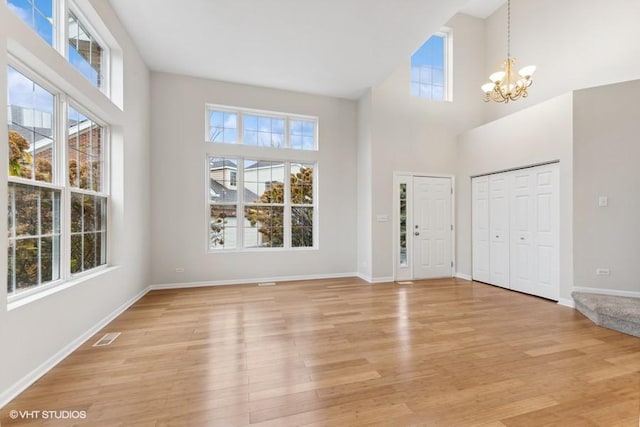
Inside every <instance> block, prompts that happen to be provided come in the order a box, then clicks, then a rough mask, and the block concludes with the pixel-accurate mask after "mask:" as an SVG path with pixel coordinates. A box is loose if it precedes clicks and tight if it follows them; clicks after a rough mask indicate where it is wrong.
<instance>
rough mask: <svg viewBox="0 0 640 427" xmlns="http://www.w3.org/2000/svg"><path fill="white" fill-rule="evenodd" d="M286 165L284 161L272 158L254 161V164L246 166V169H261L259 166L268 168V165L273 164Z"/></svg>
mask: <svg viewBox="0 0 640 427" xmlns="http://www.w3.org/2000/svg"><path fill="white" fill-rule="evenodd" d="M282 165H284V162H278V161H273V162H272V161H270V160H258V161H257V162H255V163H253V164H252V165H249V166H247V167H245V168H244V170H247V169H259V168H266V167H271V166H282Z"/></svg>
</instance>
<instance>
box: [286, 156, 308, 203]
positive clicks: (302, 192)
mask: <svg viewBox="0 0 640 427" xmlns="http://www.w3.org/2000/svg"><path fill="white" fill-rule="evenodd" d="M291 203H293V204H298V205H310V204H312V203H313V165H312V164H305V163H291Z"/></svg>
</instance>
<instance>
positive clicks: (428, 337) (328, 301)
mask: <svg viewBox="0 0 640 427" xmlns="http://www.w3.org/2000/svg"><path fill="white" fill-rule="evenodd" d="M106 332H121V333H122V334H121V335H120V336H119V337H118V339H117V340H116V341H114V343H113V344H111V345H110V346H108V347H103V348H96V347H92V344H93V343H94V342H95V341H96V340H97V339H98V338H99V337H101V336H102V335H103V334H104V333H106ZM44 409H46V410H82V411H86V414H87V418H86V419H81V420H57V421H53V420H45V419H42V418H39V419H38V418H36V419H17V420H13V419H11V417H10V416H9V413H10V412H9V411H11V410H22V411H24V410H44ZM639 420H640V340H639V339H638V338H635V337H632V336H629V335H624V334H621V333H619V332H615V331H611V330H608V329H604V328H600V327H598V326H595V325H594V324H592V323H591V322H590V321H589V320H588V319H586V318H585V317H584V316H582V315H581V314H579V313H578V312H576V311H575V310H572V309H569V308H566V307H561V306H559V305H557V304H555V303H553V302H550V301H546V300H543V299H540V298H535V297H531V296H528V295H523V294H519V293H515V292H510V291H507V290H504V289H501V288H497V287H493V286H489V285H484V284H479V283H475V282H469V281H465V280H461V279H438V280H431V281H414V284H412V285H402V286H400V285H397V284H394V283H384V284H376V285H375V286H371V285H369V284H367V283H365V282H363V281H362V280H360V279H354V278H344V279H327V280H314V281H300V282H289V283H278V285H277V286H274V287H262V288H260V287H257V286H255V285H240V286H232V287H224V286H223V287H201V288H193V289H176V290H161V291H153V292H150V293H149V294H147V295H146V296H145V297H144V298H142V299H141V300H140V301H138V302H137V303H136V304H135V305H133V306H132V307H131V308H129V309H128V310H127V311H125V312H124V313H123V314H122V315H121V316H119V317H118V318H117V319H115V320H114V321H113V322H112V323H111V324H109V325H108V326H107V327H106V328H104V330H103V331H100V333H98V334H96V336H95V337H92V338H91V339H90V340H89V341H88V342H87V343H86V344H84V345H82V346H81V347H80V348H79V349H77V350H76V351H75V352H74V353H73V354H71V355H70V356H69V357H67V358H66V359H65V360H64V361H62V362H61V363H60V364H59V365H58V366H56V367H55V368H54V369H52V370H51V371H50V372H49V373H48V374H46V375H45V376H44V377H42V378H41V379H40V380H39V381H37V382H36V383H35V384H33V385H32V386H31V387H29V388H28V389H27V390H25V391H24V392H23V393H22V394H21V395H20V396H18V397H17V398H16V399H15V400H14V401H12V402H10V403H9V404H8V405H7V406H6V407H5V408H2V410H0V424H1V425H2V426H13V425H26V426H49V425H51V426H53V425H55V426H60V425H62V426H73V425H77V426H82V427H84V426H110V427H111V426H127V427H128V426H156V427H157V426H217V425H221V426H288V425H292V426H293V425H295V426H298V425H311V426H313V425H323V426H325V425H329V426H340V427H342V426H351V425H353V426H362V425H380V426H414V425H415V426H472V425H478V426H485V427H516V426H518V427H519V426H536V427H538V426H558V425H562V426H573V425H576V426H607V427H609V426H620V427H623V426H633V427H636V426H638V425H639V424H638V423H639ZM67 421H68V422H67Z"/></svg>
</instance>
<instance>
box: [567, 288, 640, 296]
mask: <svg viewBox="0 0 640 427" xmlns="http://www.w3.org/2000/svg"><path fill="white" fill-rule="evenodd" d="M573 291H574V292H586V293H590V294H599V295H611V296H614V297H630V298H640V292H636V291H621V290H616V289H602V288H585V287H582V286H574V287H573Z"/></svg>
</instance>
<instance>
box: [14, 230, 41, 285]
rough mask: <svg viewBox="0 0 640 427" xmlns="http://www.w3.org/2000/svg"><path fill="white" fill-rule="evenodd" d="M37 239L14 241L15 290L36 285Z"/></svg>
mask: <svg viewBox="0 0 640 427" xmlns="http://www.w3.org/2000/svg"><path fill="white" fill-rule="evenodd" d="M38 250H39V249H38V239H21V240H17V241H16V253H15V270H16V286H15V288H16V292H18V291H20V290H25V289H26V288H30V287H33V286H37V285H38Z"/></svg>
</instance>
